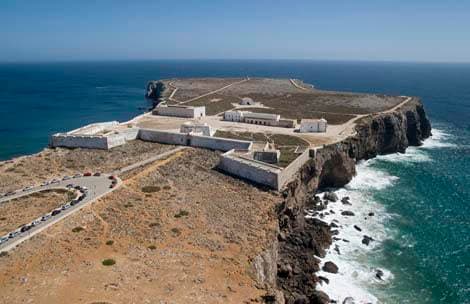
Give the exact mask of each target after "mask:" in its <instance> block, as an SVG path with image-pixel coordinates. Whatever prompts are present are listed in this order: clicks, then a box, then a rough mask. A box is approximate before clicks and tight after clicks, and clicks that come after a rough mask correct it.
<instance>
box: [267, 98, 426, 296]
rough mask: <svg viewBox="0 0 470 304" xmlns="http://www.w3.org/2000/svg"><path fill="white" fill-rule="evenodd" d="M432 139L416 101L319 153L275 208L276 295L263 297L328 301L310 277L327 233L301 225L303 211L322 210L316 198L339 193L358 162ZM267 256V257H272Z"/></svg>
mask: <svg viewBox="0 0 470 304" xmlns="http://www.w3.org/2000/svg"><path fill="white" fill-rule="evenodd" d="M430 135H431V124H430V122H429V120H428V119H427V117H426V113H425V111H424V108H423V105H422V103H421V101H420V100H419V99H417V98H414V99H412V100H411V101H410V102H408V103H407V104H405V105H404V106H402V107H401V108H400V109H398V110H396V111H394V112H390V113H383V114H377V115H373V116H371V117H367V118H364V119H362V120H361V121H360V122H358V124H357V126H356V134H355V135H353V136H351V137H349V138H347V139H346V140H344V141H342V142H339V143H337V144H333V145H329V146H326V147H324V148H322V149H318V151H317V153H316V156H315V157H314V158H312V159H311V160H310V161H309V162H307V163H306V164H305V165H304V166H303V168H302V169H301V170H300V171H299V172H298V174H297V177H296V179H295V180H294V181H293V182H291V183H290V184H289V185H288V187H287V189H286V190H285V191H284V192H283V200H282V202H281V203H280V204H279V205H278V206H277V212H278V217H279V235H278V240H276V242H275V243H276V244H277V249H278V252H277V254H276V255H275V256H276V257H277V263H276V265H268V266H267V267H268V268H270V269H272V270H273V271H276V272H277V282H276V283H277V284H276V285H277V286H275V287H274V288H276V289H277V290H281V291H282V294H283V296H281V295H280V294H281V293H279V292H277V293H276V292H273V294H272V295H270V296H268V297H267V299H268V300H267V302H269V301H270V302H273V303H284V302H285V303H329V299H328V296H327V295H326V294H324V293H322V292H320V291H316V290H315V286H316V284H317V282H318V281H319V280H320V279H321V278H318V277H317V276H316V275H315V272H317V271H318V270H319V262H320V261H319V260H318V259H317V258H316V257H315V256H318V257H323V256H324V255H325V249H326V248H328V247H329V245H330V244H331V241H332V234H333V233H332V229H331V228H332V227H330V226H329V225H328V224H326V223H324V222H322V221H320V220H317V219H310V220H306V219H305V217H304V210H305V209H312V208H313V209H315V208H317V209H321V208H324V206H323V204H324V202H321V201H320V200H319V199H318V197H317V198H316V197H315V195H314V194H315V193H316V192H317V191H318V190H320V189H322V188H327V187H341V186H344V185H345V184H347V183H348V182H349V181H350V180H351V179H352V178H353V176H354V175H355V173H356V171H355V164H356V162H357V161H358V160H362V159H369V158H372V157H374V156H376V155H378V154H387V153H394V152H405V150H406V148H407V147H408V146H410V145H411V146H417V145H420V144H421V142H422V140H424V139H426V138H427V137H429V136H430ZM271 256H272V254H271Z"/></svg>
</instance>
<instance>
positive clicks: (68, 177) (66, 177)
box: [62, 176, 72, 181]
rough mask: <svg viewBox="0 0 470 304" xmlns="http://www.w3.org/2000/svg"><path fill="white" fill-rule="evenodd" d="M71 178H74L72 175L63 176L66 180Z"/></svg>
mask: <svg viewBox="0 0 470 304" xmlns="http://www.w3.org/2000/svg"><path fill="white" fill-rule="evenodd" d="M71 178H72V177H71V176H64V178H62V180H64V181H65V180H69V179H71Z"/></svg>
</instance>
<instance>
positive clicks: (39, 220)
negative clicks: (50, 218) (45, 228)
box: [31, 219, 41, 226]
mask: <svg viewBox="0 0 470 304" xmlns="http://www.w3.org/2000/svg"><path fill="white" fill-rule="evenodd" d="M39 223H41V219H37V220H35V221H33V222H32V223H31V224H32V225H34V226H37V225H39Z"/></svg>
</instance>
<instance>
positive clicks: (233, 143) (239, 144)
mask: <svg viewBox="0 0 470 304" xmlns="http://www.w3.org/2000/svg"><path fill="white" fill-rule="evenodd" d="M138 138H140V139H141V140H145V141H153V142H158V143H163V144H172V145H183V146H193V147H199V148H206V149H212V150H220V151H229V150H232V149H249V148H250V147H251V142H250V141H245V140H235V139H228V138H219V137H211V136H202V135H194V134H184V133H176V132H168V131H159V130H150V129H140V131H139V135H138Z"/></svg>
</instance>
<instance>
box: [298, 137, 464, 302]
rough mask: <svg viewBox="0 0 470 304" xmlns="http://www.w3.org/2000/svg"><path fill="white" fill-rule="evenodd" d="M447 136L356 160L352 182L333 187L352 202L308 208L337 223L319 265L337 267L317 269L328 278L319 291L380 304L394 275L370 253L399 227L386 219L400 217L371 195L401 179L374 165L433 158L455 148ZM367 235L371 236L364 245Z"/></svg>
mask: <svg viewBox="0 0 470 304" xmlns="http://www.w3.org/2000/svg"><path fill="white" fill-rule="evenodd" d="M450 138H451V135H450V134H448V133H446V132H444V131H441V130H436V129H434V130H433V137H431V138H429V139H427V140H426V141H424V143H423V145H422V146H421V147H410V148H408V149H407V152H406V153H395V154H390V155H383V156H378V157H377V158H375V159H371V160H367V161H362V162H359V163H358V165H357V167H356V169H357V175H356V176H355V177H354V178H353V179H352V181H351V182H350V183H349V184H347V185H346V186H345V187H344V188H342V189H338V190H336V191H334V193H335V194H336V195H337V196H338V197H339V199H340V200H341V198H344V197H349V201H350V202H351V204H344V203H342V202H341V201H337V202H330V203H329V204H328V206H327V208H326V209H325V210H323V211H321V212H319V213H318V212H317V213H315V212H314V211H310V212H309V213H308V214H307V217H316V218H319V219H321V220H323V221H325V222H327V223H329V224H331V223H334V224H335V226H337V228H332V229H334V230H337V232H335V233H336V235H334V238H333V244H332V245H331V246H330V248H329V249H328V251H327V254H326V256H325V258H323V259H322V262H321V264H320V267H321V268H322V267H323V265H324V263H326V262H327V261H331V262H333V263H335V264H336V265H337V266H338V269H339V270H338V273H336V274H333V273H329V272H326V271H323V270H320V271H319V273H317V275H318V276H322V277H325V278H327V279H328V281H329V283H328V284H327V283H326V282H323V281H322V282H321V283H320V284H319V286H318V289H319V290H322V291H324V292H326V293H327V294H328V295H329V296H330V298H331V299H332V300H336V301H337V303H343V302H344V301H345V300H347V299H348V298H350V300H353V301H354V303H376V304H378V303H381V302H380V300H379V298H378V297H380V295H379V294H378V293H377V290H385V289H386V286H387V285H388V284H391V283H392V281H393V278H394V275H393V273H391V272H390V271H389V270H388V269H385V268H384V267H382V266H381V265H380V264H379V263H378V262H375V261H376V260H375V259H374V258H373V257H374V256H377V255H381V250H382V244H383V242H384V241H385V240H387V239H395V238H396V237H398V231H395V230H393V229H392V228H389V227H388V226H389V225H387V223H388V222H389V221H390V220H391V219H392V218H397V217H399V216H398V215H396V214H391V213H389V212H387V210H386V209H385V206H383V205H381V204H380V202H377V201H375V200H374V199H373V194H374V192H377V191H381V190H384V189H386V188H389V187H393V185H394V184H396V183H397V181H398V180H399V177H398V176H393V175H391V174H389V173H388V172H386V171H385V170H383V169H378V168H375V167H374V164H376V163H377V162H382V161H384V162H398V163H401V164H403V165H406V164H408V163H419V162H428V161H432V159H431V157H430V155H429V154H428V153H427V152H426V150H427V149H440V148H454V147H456V145H454V144H452V143H449V142H448V140H449V139H450ZM324 194H325V193H319V196H320V197H321V198H322V199H324ZM344 211H351V212H353V213H354V216H346V215H343V214H344ZM342 213H343V214H342ZM365 236H367V237H370V238H372V239H373V240H372V241H370V242H369V243H368V244H365V243H364V238H365ZM409 243H410V244H412V243H413V241H412V240H409ZM410 246H412V245H410ZM351 298H352V299H351ZM346 303H347V302H346Z"/></svg>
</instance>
